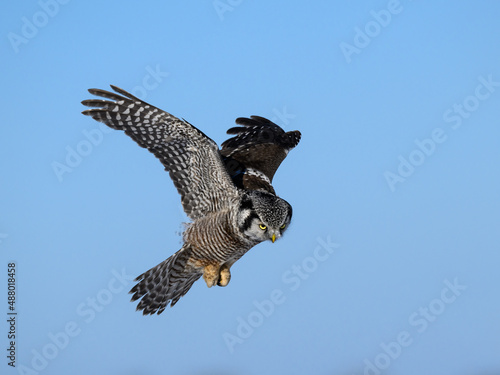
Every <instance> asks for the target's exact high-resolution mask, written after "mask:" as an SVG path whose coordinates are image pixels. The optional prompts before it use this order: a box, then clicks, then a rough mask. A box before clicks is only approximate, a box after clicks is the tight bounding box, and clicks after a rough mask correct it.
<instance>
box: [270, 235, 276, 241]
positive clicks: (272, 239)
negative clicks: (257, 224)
mask: <svg viewBox="0 0 500 375" xmlns="http://www.w3.org/2000/svg"><path fill="white" fill-rule="evenodd" d="M271 241H273V243H274V241H276V235H275V234H274V233H273V236H272V237H271Z"/></svg>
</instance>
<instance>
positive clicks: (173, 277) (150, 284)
mask: <svg viewBox="0 0 500 375" xmlns="http://www.w3.org/2000/svg"><path fill="white" fill-rule="evenodd" d="M190 255H191V249H190V248H189V247H186V246H185V247H183V248H182V249H180V250H179V251H178V252H176V253H175V254H174V255H172V256H171V257H170V258H168V259H166V260H164V261H163V262H161V263H160V264H158V265H157V266H155V267H153V268H151V269H150V270H148V271H146V272H144V273H143V274H142V275H140V276H138V277H137V278H136V279H135V281H138V283H137V284H136V285H135V286H134V287H133V288H132V289H131V290H130V292H129V293H131V294H133V296H132V299H131V301H132V302H133V301H137V300H138V299H140V298H142V299H141V300H140V302H139V303H138V305H137V310H138V311H139V310H142V313H143V314H144V315H152V314H155V313H156V314H158V315H159V314H161V313H162V312H163V311H164V310H165V308H166V307H167V305H168V304H169V303H170V306H171V307H172V306H174V305H175V304H176V303H177V301H178V300H179V299H180V298H181V297H182V296H183V295H185V294H186V293H187V292H188V291H189V289H190V288H191V286H192V285H193V284H194V282H195V281H196V280H198V279H199V278H200V277H201V275H202V274H203V271H202V270H201V269H198V268H195V267H193V266H192V265H190V264H189V263H188V260H189V257H190Z"/></svg>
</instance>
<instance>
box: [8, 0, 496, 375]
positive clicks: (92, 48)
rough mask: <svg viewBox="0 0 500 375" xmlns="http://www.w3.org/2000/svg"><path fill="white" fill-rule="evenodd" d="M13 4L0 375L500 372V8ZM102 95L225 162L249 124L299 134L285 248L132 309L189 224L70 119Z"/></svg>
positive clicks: (286, 168)
mask: <svg viewBox="0 0 500 375" xmlns="http://www.w3.org/2000/svg"><path fill="white" fill-rule="evenodd" d="M1 7H2V12H0V18H1V23H0V25H1V26H0V28H1V33H0V34H1V35H2V36H3V37H2V39H1V40H2V42H1V44H0V48H1V54H2V59H0V66H1V71H2V72H3V74H2V78H1V83H2V89H3V93H4V94H3V98H4V99H3V100H2V103H1V108H2V114H3V121H2V127H1V135H0V168H1V169H0V170H1V176H2V177H1V179H2V183H1V184H0V210H1V211H0V212H1V215H0V241H1V242H0V259H1V269H2V270H3V271H2V273H3V274H2V276H1V279H2V280H3V281H2V285H3V286H2V287H1V288H0V290H1V292H0V301H1V304H2V305H3V307H2V308H1V310H2V311H7V307H8V305H7V281H6V280H7V265H8V263H9V262H11V261H13V262H15V263H16V280H17V305H16V307H17V312H18V315H17V321H16V346H17V347H16V368H11V367H9V366H8V362H9V360H8V359H7V358H5V356H2V360H1V363H0V368H1V369H2V370H1V371H2V373H5V374H55V375H58V374H67V373H72V374H89V373H93V374H119V375H155V374H177V375H188V374H189V375H214V374H217V375H236V374H237V375H253V374H280V373H287V374H324V375H353V374H355V375H359V374H371V375H378V374H388V375H389V374H404V375H413V374H415V375H417V374H419V375H420V374H429V375H432V374H436V375H438V374H439V375H491V374H497V373H498V372H499V371H500V356H499V354H498V353H500V338H499V337H500V324H499V316H500V301H499V299H498V285H499V283H500V276H498V265H499V262H500V254H499V252H500V248H499V244H500V163H499V160H500V126H499V125H500V105H499V104H500V24H499V22H498V20H499V19H500V4H499V3H498V2H496V1H482V2H475V3H473V2H465V1H461V2H454V3H453V4H451V3H450V2H438V3H436V4H428V3H424V2H420V1H409V0H405V1H403V0H401V1H395V0H391V1H371V2H347V1H344V2H330V1H313V2H285V1H279V2H272V3H270V2H264V1H242V0H220V1H203V2H201V1H196V2H195V1H184V2H182V3H181V2H168V3H167V2H159V1H156V2H155V1H143V2H140V3H138V2H120V3H118V2H106V3H103V2H97V1H87V2H77V1H66V2H63V1H61V2H56V1H55V0H46V1H44V0H41V1H40V2H36V1H29V2H8V3H4V4H3V5H2V6H1ZM109 84H115V85H117V86H120V87H122V88H124V89H126V90H128V91H131V92H133V93H135V94H136V95H138V96H140V97H141V98H143V99H144V100H146V101H148V102H150V103H151V104H154V105H156V106H158V107H160V108H162V109H165V110H167V111H169V112H170V113H172V114H174V115H177V116H179V117H183V118H185V119H187V120H188V121H190V122H191V123H192V124H194V125H196V126H197V127H199V128H200V129H201V130H202V131H203V132H205V134H207V135H209V136H210V137H211V138H212V139H214V140H215V141H216V142H217V143H219V144H220V143H221V142H222V141H224V140H225V139H226V137H227V135H225V131H226V130H227V129H228V128H229V127H231V126H233V124H234V119H235V118H236V117H240V116H249V115H254V114H255V115H260V116H265V117H268V118H271V119H273V120H274V121H275V122H276V123H278V124H279V125H280V126H282V127H283V128H285V129H286V130H295V129H299V130H300V131H301V132H302V141H301V143H300V144H299V146H298V147H297V148H296V149H295V150H293V151H292V152H291V153H290V154H289V156H288V158H287V159H286V160H285V162H284V163H283V164H282V166H281V167H280V169H279V171H278V173H277V175H276V177H275V179H274V186H275V188H276V190H277V192H278V193H279V195H280V196H282V197H283V198H285V199H286V200H287V201H289V202H290V203H291V204H292V205H293V208H294V218H293V222H292V225H291V227H290V229H289V230H288V231H287V233H286V236H284V237H283V238H282V239H280V240H279V241H277V242H276V243H275V244H271V243H264V244H260V245H259V246H256V247H255V248H253V249H252V250H251V251H250V252H249V253H247V254H246V255H245V256H244V257H243V258H242V259H241V260H240V261H239V262H237V263H236V264H235V266H234V267H233V269H232V275H233V277H232V280H231V283H230V284H229V285H228V287H226V288H211V289H207V288H206V286H205V285H204V284H203V283H202V282H198V283H196V284H195V285H194V287H193V288H192V290H191V291H190V292H189V293H188V294H187V295H186V296H185V297H183V298H182V299H181V300H180V301H179V302H178V304H177V305H176V306H175V307H174V308H172V309H168V310H166V311H165V312H164V313H163V314H162V315H160V316H153V317H143V316H142V315H141V314H140V313H137V312H135V305H134V304H132V303H130V302H129V295H128V294H127V291H128V290H129V289H130V288H131V287H132V286H133V282H132V281H131V278H132V277H135V276H137V275H139V274H140V273H142V272H144V271H145V270H147V269H149V268H150V267H152V266H154V265H156V264H158V263H159V262H161V261H162V260H164V259H166V258H167V257H168V256H170V255H171V254H173V253H174V252H175V251H177V250H178V249H179V248H180V243H181V237H180V232H181V231H182V224H181V223H182V222H183V221H185V220H186V217H185V215H184V214H183V213H182V210H181V207H180V199H179V196H178V195H177V193H176V191H175V188H174V186H173V184H172V183H171V181H170V179H169V176H168V174H167V173H165V172H164V171H163V168H162V166H161V164H160V163H159V162H158V161H157V160H156V159H155V158H154V157H153V156H152V155H150V154H149V153H148V152H146V151H145V150H143V149H141V148H140V147H138V146H137V145H135V144H134V142H132V141H131V140H130V139H129V138H128V137H126V136H125V135H124V134H122V133H121V132H117V131H108V129H106V128H103V127H100V126H99V124H98V123H97V122H95V121H92V120H91V119H89V118H88V117H85V116H82V115H81V114H80V112H81V111H82V110H83V109H84V107H83V106H82V105H81V104H80V102H81V100H83V99H88V98H89V97H90V95H89V94H88V93H87V91H86V90H87V89H88V88H91V87H97V88H107V87H109V86H108V85H109ZM6 320H7V315H6V313H5V315H4V318H3V319H2V321H4V323H2V324H1V325H0V327H1V331H0V338H1V339H0V342H1V343H2V350H3V352H4V354H5V352H6V350H5V349H7V348H8V346H9V342H8V341H9V340H8V339H7V334H8V332H9V325H8V323H7V322H6Z"/></svg>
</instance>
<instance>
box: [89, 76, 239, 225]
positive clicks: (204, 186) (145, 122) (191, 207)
mask: <svg viewBox="0 0 500 375" xmlns="http://www.w3.org/2000/svg"><path fill="white" fill-rule="evenodd" d="M111 88H112V89H113V90H114V91H116V92H117V93H119V94H121V95H118V94H116V93H113V92H109V91H105V90H100V89H90V90H89V92H90V93H91V94H93V95H96V96H100V97H103V98H106V99H109V100H104V99H89V100H84V101H83V102H82V104H83V105H86V106H88V107H96V108H92V109H87V110H85V111H83V112H82V113H83V114H84V115H87V116H91V117H92V118H93V119H94V120H97V121H100V122H103V123H104V124H106V125H107V126H109V127H110V128H113V129H118V130H123V131H125V134H127V135H128V136H130V137H131V138H132V139H133V140H134V141H135V142H137V144H138V145H139V146H141V147H144V148H147V149H148V150H149V151H150V152H152V153H153V154H154V155H155V156H156V157H157V158H158V159H160V161H161V163H162V164H163V165H164V166H165V170H166V171H168V172H169V173H170V177H171V178H172V180H173V181H174V185H175V187H176V188H177V191H178V192H179V194H180V195H181V200H182V206H183V207H184V211H185V212H186V214H187V215H188V216H189V217H190V218H191V219H196V218H198V217H201V216H204V215H205V214H206V213H208V212H213V211H218V210H220V209H224V208H226V207H228V206H229V202H230V201H231V200H232V199H233V198H235V197H236V196H237V188H236V187H235V185H234V184H233V182H232V181H231V178H230V177H229V175H228V173H227V170H226V168H225V166H224V164H223V161H222V158H221V156H220V153H219V149H218V147H217V145H216V144H215V142H214V141H213V140H211V139H210V138H208V137H207V136H206V135H205V134H203V133H202V132H201V131H200V130H198V129H197V128H195V127H194V126H193V125H191V124H189V123H188V122H187V121H184V120H180V119H178V118H177V117H175V116H172V115H171V114H170V113H167V112H164V111H162V110H161V109H158V108H156V107H153V106H152V105H149V104H148V103H146V102H144V101H142V100H140V99H139V98H136V97H135V96H133V95H132V94H130V93H128V92H126V91H124V90H122V89H120V88H118V87H116V86H113V85H111Z"/></svg>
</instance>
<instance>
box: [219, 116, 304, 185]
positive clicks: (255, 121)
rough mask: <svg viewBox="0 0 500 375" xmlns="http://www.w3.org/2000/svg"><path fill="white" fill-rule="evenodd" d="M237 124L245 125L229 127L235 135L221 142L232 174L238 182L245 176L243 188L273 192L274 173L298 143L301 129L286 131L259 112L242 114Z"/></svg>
mask: <svg viewBox="0 0 500 375" xmlns="http://www.w3.org/2000/svg"><path fill="white" fill-rule="evenodd" d="M236 124H238V125H242V126H237V127H233V128H231V129H229V130H228V131H227V133H228V134H235V136H234V137H232V138H229V139H228V140H226V141H225V142H224V143H222V145H221V146H222V149H221V154H222V156H224V161H225V163H226V168H227V169H228V172H229V174H230V175H231V177H232V178H233V180H234V181H235V182H237V181H238V178H242V179H243V183H242V185H243V187H244V188H253V189H258V188H262V189H265V190H270V191H272V192H273V193H274V190H273V188H272V186H271V183H272V180H273V177H274V174H275V173H276V170H277V169H278V167H279V166H280V164H281V162H282V161H283V160H284V159H285V157H286V156H287V154H288V152H289V151H290V150H291V149H292V148H294V147H295V146H297V144H298V143H299V141H300V137H301V134H300V132H299V131H298V130H295V131H290V132H286V133H285V131H284V130H283V129H281V128H280V127H279V126H278V125H276V124H275V123H274V122H272V121H270V120H268V119H266V118H264V117H260V116H250V118H244V117H240V118H237V119H236ZM262 174H264V176H262ZM259 175H260V176H259ZM245 180H246V181H245Z"/></svg>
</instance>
